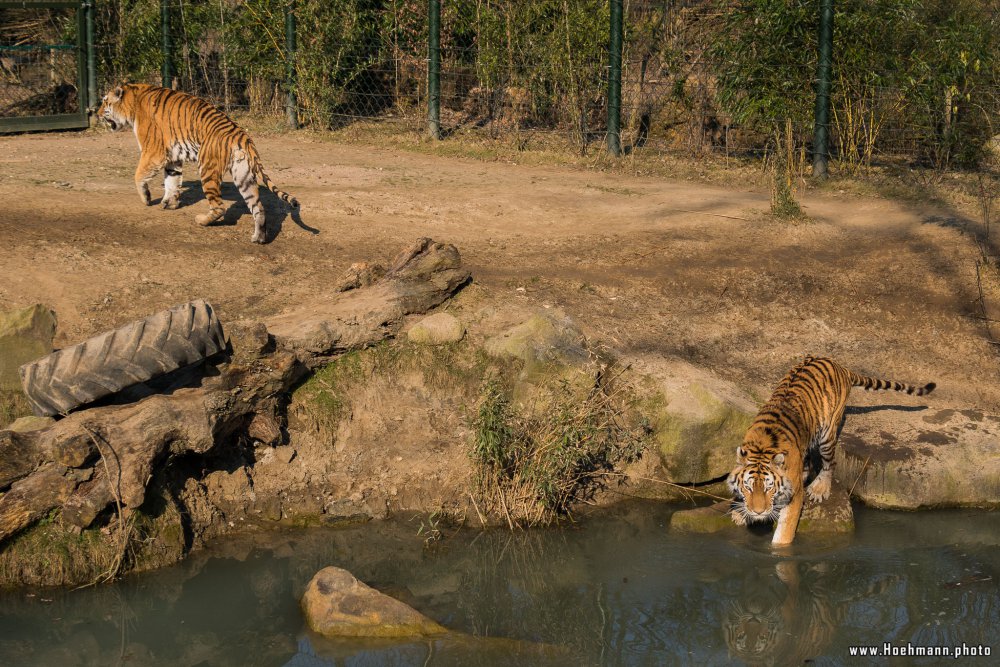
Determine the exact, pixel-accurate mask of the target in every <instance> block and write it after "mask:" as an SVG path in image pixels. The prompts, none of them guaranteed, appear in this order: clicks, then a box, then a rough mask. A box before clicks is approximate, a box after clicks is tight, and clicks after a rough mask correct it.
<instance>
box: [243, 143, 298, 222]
mask: <svg viewBox="0 0 1000 667" xmlns="http://www.w3.org/2000/svg"><path fill="white" fill-rule="evenodd" d="M247 148H248V151H247V152H248V153H249V154H250V162H251V168H252V169H253V173H254V174H255V175H256V176H257V177H258V178H260V180H261V182H263V183H264V187H265V188H267V189H268V190H270V191H271V192H273V193H274V194H275V195H277V196H278V198H279V199H281V201H283V202H285V203H286V204H288V206H290V207H291V208H298V207H299V200H298V199H296V198H295V197H293V196H292V195H290V194H288V193H287V192H285V191H284V190H281V189H279V188H278V186H277V185H275V184H274V181H272V180H271V179H270V177H268V175H267V174H266V173H265V172H264V167H263V165H262V164H261V162H260V154H259V153H258V152H257V147H256V146H254V145H253V144H250V145H249V146H247Z"/></svg>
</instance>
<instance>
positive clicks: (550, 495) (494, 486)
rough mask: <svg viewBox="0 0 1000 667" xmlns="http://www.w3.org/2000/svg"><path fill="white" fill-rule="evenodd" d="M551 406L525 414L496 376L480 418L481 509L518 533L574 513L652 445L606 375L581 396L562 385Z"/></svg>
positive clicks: (476, 456) (476, 453)
mask: <svg viewBox="0 0 1000 667" xmlns="http://www.w3.org/2000/svg"><path fill="white" fill-rule="evenodd" d="M546 401H547V404H546V405H542V406H535V409H532V410H530V411H526V413H522V412H520V411H518V410H517V409H515V407H514V405H513V403H512V400H511V390H510V387H509V386H508V385H507V384H505V383H504V382H503V381H502V380H500V379H498V378H497V377H495V376H494V377H490V378H488V379H487V380H486V381H485V382H484V383H483V388H482V395H481V398H480V401H479V405H478V408H477V411H476V415H475V418H474V420H473V426H474V429H475V438H474V441H473V444H472V451H471V456H472V459H473V461H474V463H475V465H476V471H477V489H476V492H477V495H478V502H477V504H476V506H477V509H479V510H480V511H481V512H482V513H485V514H486V515H488V516H489V517H491V518H493V519H499V520H500V521H502V522H506V523H507V524H508V526H510V527H511V528H512V529H513V528H514V526H515V525H529V526H534V525H545V524H549V523H552V522H553V521H555V520H557V519H558V518H560V517H562V516H566V515H568V514H569V513H570V512H571V510H572V507H573V506H574V505H575V504H577V503H580V502H587V501H589V500H591V499H592V498H593V496H594V494H595V493H597V492H598V491H599V490H600V489H602V488H603V487H604V485H605V484H606V483H607V480H608V479H609V476H608V475H607V473H608V472H611V471H614V470H615V469H616V468H618V467H619V466H620V465H622V464H627V463H629V462H631V461H634V460H636V459H637V458H638V457H639V456H640V455H641V453H642V450H643V449H644V448H645V446H646V439H647V437H648V434H649V429H648V427H647V426H646V425H645V424H644V423H643V421H642V420H641V418H639V417H638V416H637V415H636V413H635V411H634V410H633V409H632V400H631V398H630V397H629V396H628V392H627V389H626V388H624V387H615V386H613V382H608V381H605V380H603V379H601V378H600V377H599V378H598V379H597V381H596V382H595V383H594V386H593V387H592V388H591V389H590V390H589V392H587V393H586V394H585V395H582V396H581V395H580V392H579V391H578V390H574V388H573V387H571V385H570V384H569V383H567V382H566V381H565V380H563V381H560V382H559V384H558V385H557V386H556V387H555V389H554V391H553V392H551V397H550V398H548V399H546Z"/></svg>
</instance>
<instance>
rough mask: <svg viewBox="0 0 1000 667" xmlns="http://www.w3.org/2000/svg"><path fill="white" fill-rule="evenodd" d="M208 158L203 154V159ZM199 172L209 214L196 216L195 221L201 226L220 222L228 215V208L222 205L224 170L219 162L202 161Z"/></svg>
mask: <svg viewBox="0 0 1000 667" xmlns="http://www.w3.org/2000/svg"><path fill="white" fill-rule="evenodd" d="M205 157H207V156H205V155H204V153H203V154H202V158H205ZM199 161H200V164H199V171H200V172H201V188H202V191H204V193H205V199H207V200H208V206H209V209H208V213H202V214H200V215H196V216H195V218H194V221H195V222H197V223H198V224H199V225H203V226H204V225H210V224H212V223H213V222H218V221H219V220H220V219H221V218H222V216H223V215H225V213H226V208H225V206H224V205H223V203H222V169H221V168H220V167H218V166H216V165H217V164H218V162H216V161H214V160H208V159H200V160H199Z"/></svg>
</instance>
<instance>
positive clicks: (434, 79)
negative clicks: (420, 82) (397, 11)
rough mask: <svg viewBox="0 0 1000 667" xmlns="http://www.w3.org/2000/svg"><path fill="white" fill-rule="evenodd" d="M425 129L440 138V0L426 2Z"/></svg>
mask: <svg viewBox="0 0 1000 667" xmlns="http://www.w3.org/2000/svg"><path fill="white" fill-rule="evenodd" d="M427 131H428V132H429V133H430V135H431V138H432V139H440V138H441V0H428V2H427Z"/></svg>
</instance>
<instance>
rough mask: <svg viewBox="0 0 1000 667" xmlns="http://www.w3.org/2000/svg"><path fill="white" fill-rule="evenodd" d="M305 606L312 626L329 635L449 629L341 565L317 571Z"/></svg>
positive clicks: (441, 631)
mask: <svg viewBox="0 0 1000 667" xmlns="http://www.w3.org/2000/svg"><path fill="white" fill-rule="evenodd" d="M302 610H303V612H304V613H305V616H306V622H308V623H309V627H310V628H311V629H312V630H313V631H314V632H317V633H319V634H321V635H323V636H325V637H414V636H428V635H441V634H444V633H446V632H447V630H446V629H445V628H443V627H442V626H440V625H438V624H437V623H435V622H434V621H432V620H431V619H429V618H427V617H426V616H424V615H423V614H421V613H420V612H418V611H416V610H415V609H413V608H412V607H409V606H407V605H405V604H403V603H402V602H400V601H399V600H396V599H394V598H391V597H389V596H388V595H383V594H382V593H379V592H378V591H376V590H375V589H373V588H371V587H369V586H366V585H365V584H363V583H361V582H360V581H358V580H357V579H355V578H354V575H352V574H351V573H350V572H348V571H347V570H342V569H340V568H339V567H326V568H323V569H322V570H320V571H319V572H317V573H316V575H315V576H314V577H313V578H312V581H310V582H309V585H308V586H307V587H306V592H305V595H303V596H302Z"/></svg>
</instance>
